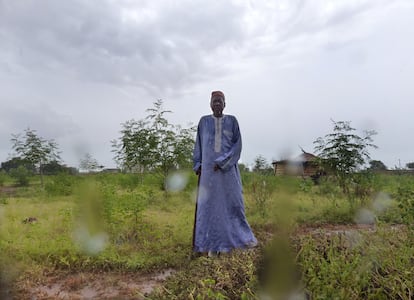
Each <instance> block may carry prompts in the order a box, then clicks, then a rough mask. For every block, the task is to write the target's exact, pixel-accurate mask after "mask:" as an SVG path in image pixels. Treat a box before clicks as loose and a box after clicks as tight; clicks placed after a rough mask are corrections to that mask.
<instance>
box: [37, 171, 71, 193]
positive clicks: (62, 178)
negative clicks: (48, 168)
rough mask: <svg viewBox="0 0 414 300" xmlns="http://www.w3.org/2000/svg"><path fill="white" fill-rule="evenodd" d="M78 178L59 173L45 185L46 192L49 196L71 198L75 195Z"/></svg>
mask: <svg viewBox="0 0 414 300" xmlns="http://www.w3.org/2000/svg"><path fill="white" fill-rule="evenodd" d="M76 181H77V180H76V177H75V176H73V175H68V174H66V173H59V174H58V175H55V176H53V177H52V179H51V180H49V181H47V182H46V183H45V191H46V193H47V194H48V195H49V196H69V195H71V194H72V193H73V189H74V187H75V184H76Z"/></svg>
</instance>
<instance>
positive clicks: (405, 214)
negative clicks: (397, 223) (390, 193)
mask: <svg viewBox="0 0 414 300" xmlns="http://www.w3.org/2000/svg"><path fill="white" fill-rule="evenodd" d="M394 197H395V199H396V200H397V202H398V207H399V208H400V209H401V217H402V220H403V222H404V223H406V224H408V225H411V226H413V225H412V224H413V221H414V187H412V186H409V185H404V186H400V187H399V188H398V190H397V192H396V194H395V195H394Z"/></svg>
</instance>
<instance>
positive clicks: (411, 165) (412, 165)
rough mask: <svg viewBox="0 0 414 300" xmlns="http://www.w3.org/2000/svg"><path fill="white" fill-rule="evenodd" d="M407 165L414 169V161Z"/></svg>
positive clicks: (408, 167)
mask: <svg viewBox="0 0 414 300" xmlns="http://www.w3.org/2000/svg"><path fill="white" fill-rule="evenodd" d="M405 166H406V167H407V169H411V170H412V169H414V162H409V163H407V164H406V165H405Z"/></svg>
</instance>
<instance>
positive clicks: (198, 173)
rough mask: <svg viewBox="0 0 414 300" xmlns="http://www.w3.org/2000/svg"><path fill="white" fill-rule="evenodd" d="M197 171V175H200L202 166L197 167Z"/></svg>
mask: <svg viewBox="0 0 414 300" xmlns="http://www.w3.org/2000/svg"><path fill="white" fill-rule="evenodd" d="M195 173H196V175H197V176H199V175H200V174H201V167H199V168H198V169H197V171H195Z"/></svg>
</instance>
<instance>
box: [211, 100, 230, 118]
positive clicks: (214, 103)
mask: <svg viewBox="0 0 414 300" xmlns="http://www.w3.org/2000/svg"><path fill="white" fill-rule="evenodd" d="M225 106H226V104H225V103H224V100H223V98H221V97H215V98H213V99H212V100H211V110H212V111H213V114H214V116H216V117H221V116H222V115H223V109H224V107H225Z"/></svg>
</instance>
